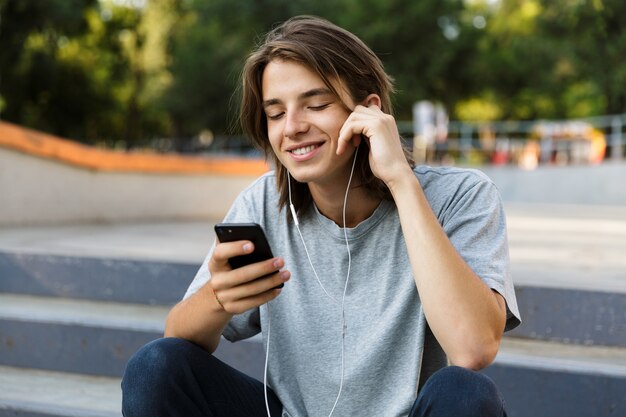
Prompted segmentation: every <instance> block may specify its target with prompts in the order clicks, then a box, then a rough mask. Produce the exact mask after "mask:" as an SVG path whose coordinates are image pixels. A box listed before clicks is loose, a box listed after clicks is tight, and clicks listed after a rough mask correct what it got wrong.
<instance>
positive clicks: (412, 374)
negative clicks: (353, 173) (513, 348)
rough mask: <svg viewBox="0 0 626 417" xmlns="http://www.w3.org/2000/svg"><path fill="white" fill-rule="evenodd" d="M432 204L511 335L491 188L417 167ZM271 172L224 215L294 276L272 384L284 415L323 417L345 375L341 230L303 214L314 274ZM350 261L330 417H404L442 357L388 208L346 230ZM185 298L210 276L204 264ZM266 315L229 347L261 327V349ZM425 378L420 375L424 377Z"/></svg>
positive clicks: (510, 299)
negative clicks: (493, 294)
mask: <svg viewBox="0 0 626 417" xmlns="http://www.w3.org/2000/svg"><path fill="white" fill-rule="evenodd" d="M414 172H415V175H416V176H417V178H418V179H419V182H420V184H421V185H422V188H423V189H424V192H425V194H426V197H427V198H428V201H429V202H430V205H431V208H432V210H433V212H434V213H435V215H436V216H437V218H438V219H439V222H440V224H441V225H442V226H443V228H444V230H445V231H446V233H447V235H448V237H449V238H450V240H451V242H452V244H453V245H454V246H455V248H456V249H457V251H458V252H459V253H460V254H461V256H462V257H463V259H465V261H466V262H467V263H468V264H469V266H470V267H471V268H472V270H473V271H474V272H475V273H476V274H477V275H478V276H479V277H480V278H481V279H482V280H483V281H484V282H485V283H486V284H487V285H488V286H489V287H490V288H492V289H494V290H495V291H497V292H498V293H500V294H502V295H503V296H504V298H505V300H506V303H507V324H506V329H507V330H508V329H512V328H514V327H515V326H517V325H518V324H519V323H520V320H519V312H518V308H517V302H516V299H515V293H514V290H513V283H512V281H511V277H510V274H509V254H508V244H507V236H506V224H505V218H504V212H503V210H502V204H501V200H500V197H499V194H498V192H497V190H496V187H495V186H494V184H493V182H492V181H491V180H490V179H489V178H488V177H487V176H485V175H484V174H482V173H480V172H479V171H475V170H466V169H458V168H432V167H425V166H420V167H417V168H415V169H414ZM277 202H278V191H277V187H276V178H275V175H274V173H268V174H266V175H264V176H262V177H260V178H259V179H258V180H256V181H255V182H254V183H253V184H252V185H250V186H249V187H248V188H247V189H246V190H244V191H243V192H242V193H241V194H240V195H239V197H238V198H237V200H236V201H235V203H234V204H233V206H232V208H231V210H230V212H229V213H228V215H227V216H226V218H225V221H227V222H254V223H258V224H260V225H261V226H262V227H263V229H264V230H265V233H266V235H267V237H268V240H269V242H270V245H271V247H272V251H273V253H274V255H277V256H281V257H283V258H284V259H285V268H286V269H288V270H289V271H291V274H292V278H291V280H290V281H289V282H287V283H286V284H285V287H284V288H283V291H282V293H281V294H280V296H278V297H277V298H276V299H275V300H273V301H271V302H270V303H269V314H271V340H269V344H270V351H269V365H268V367H269V371H268V373H269V375H268V385H269V386H271V388H272V389H273V390H274V391H275V392H276V394H277V395H278V397H279V398H280V400H281V401H282V403H283V416H291V417H302V416H311V417H317V416H322V417H326V416H328V414H329V413H330V410H331V409H332V407H333V404H334V402H335V398H336V396H337V392H338V390H339V383H340V380H341V334H342V329H341V299H342V294H343V288H344V283H345V280H346V274H347V268H348V253H347V249H346V242H345V239H344V231H343V229H342V228H341V227H339V226H337V225H336V224H335V223H334V222H333V221H331V220H330V219H328V218H326V217H324V216H323V215H322V214H321V213H319V211H318V210H317V208H316V207H315V206H311V207H310V208H309V209H308V210H306V211H304V212H303V213H302V215H299V216H298V220H299V222H300V230H301V231H302V235H303V237H304V241H305V242H306V246H307V248H308V251H309V254H310V256H311V260H312V262H313V265H314V267H315V270H316V271H317V273H318V276H319V279H320V281H321V282H322V284H323V285H324V287H325V288H326V290H327V291H328V293H329V294H330V296H331V297H332V298H333V299H331V298H329V296H328V295H326V294H325V293H324V291H323V290H322V288H321V287H320V285H319V283H318V282H317V279H316V278H315V275H314V274H313V271H312V268H311V266H310V265H309V262H308V260H307V255H306V253H305V249H304V246H303V244H302V241H301V239H300V236H299V235H298V231H297V229H296V227H295V225H294V223H293V222H291V221H287V213H286V210H285V209H282V210H280V211H279V210H278V204H277ZM347 235H348V240H349V245H350V252H351V257H352V263H351V271H350V280H349V285H348V289H347V293H346V298H345V325H346V330H345V370H344V382H343V390H342V394H341V398H340V400H339V402H338V404H337V408H336V409H335V411H334V414H333V415H336V416H354V415H371V416H389V417H399V416H406V415H408V413H409V411H410V408H411V406H412V405H413V402H414V401H415V398H416V394H417V391H418V388H419V387H420V386H421V385H422V384H423V382H424V381H425V379H426V378H427V377H428V376H429V375H431V374H432V373H433V372H434V371H436V370H437V369H439V368H441V367H443V366H445V365H446V358H445V354H444V353H443V351H442V349H441V347H440V346H439V344H438V343H437V341H436V339H435V338H434V337H433V335H432V332H430V330H429V329H428V325H427V323H426V320H425V317H424V314H423V311H422V306H421V303H420V299H419V295H418V293H417V290H416V286H415V282H414V280H413V273H412V269H411V265H410V263H409V259H408V255H407V250H406V246H405V242H404V237H403V234H402V229H401V227H400V220H399V217H398V212H397V209H396V206H395V204H394V203H393V202H392V201H383V202H382V203H381V204H380V205H379V206H378V208H377V209H376V210H375V212H374V213H373V214H372V215H371V216H370V217H369V218H368V219H366V220H365V221H363V222H362V223H360V224H359V225H357V226H356V227H355V228H351V229H348V230H347ZM210 256H211V253H209V255H208V256H207V261H205V262H204V263H203V265H202V267H201V268H200V270H199V271H198V274H197V275H196V277H195V279H194V281H193V282H192V284H191V286H190V287H189V289H188V291H187V294H186V295H185V297H188V296H189V295H191V294H193V293H194V292H196V291H197V290H198V289H199V288H200V287H201V286H202V285H204V284H205V283H206V282H207V281H208V280H209V279H210V275H209V271H208V267H207V265H208V259H209V258H210ZM267 329H268V308H267V305H264V306H262V307H261V308H257V309H253V310H250V311H248V312H246V313H243V314H240V315H237V316H235V317H233V318H232V320H231V321H230V323H229V324H228V325H227V327H226V329H225V330H224V334H223V335H224V337H225V338H226V339H228V340H230V341H237V340H241V339H245V338H249V337H251V336H253V335H255V334H258V333H259V332H262V336H263V343H264V346H265V347H267V343H268V338H267ZM420 375H421V376H420Z"/></svg>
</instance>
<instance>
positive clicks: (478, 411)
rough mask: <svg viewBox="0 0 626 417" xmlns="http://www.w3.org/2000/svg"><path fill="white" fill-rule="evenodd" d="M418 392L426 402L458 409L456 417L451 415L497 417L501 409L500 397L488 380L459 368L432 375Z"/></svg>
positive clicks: (502, 407) (493, 384)
mask: <svg viewBox="0 0 626 417" xmlns="http://www.w3.org/2000/svg"><path fill="white" fill-rule="evenodd" d="M422 391H423V394H424V395H425V396H426V397H427V398H428V399H429V400H428V401H432V402H445V404H446V407H449V406H451V405H453V406H456V407H458V410H457V411H458V412H459V414H455V415H470V416H474V415H476V416H481V415H482V416H492V415H497V416H499V415H502V413H503V409H504V402H503V400H502V396H501V394H500V392H499V390H498V387H497V386H496V384H495V383H494V382H493V380H492V379H491V378H489V377H488V376H486V375H484V374H482V373H480V372H477V371H473V370H470V369H466V368H462V367H459V366H448V367H446V368H443V369H440V370H439V371H437V372H435V373H434V374H433V375H432V376H431V377H430V378H429V379H428V381H427V382H426V384H425V385H424V387H423V389H422ZM450 412H452V410H450ZM451 415H452V414H451Z"/></svg>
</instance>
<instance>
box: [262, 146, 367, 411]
mask: <svg viewBox="0 0 626 417" xmlns="http://www.w3.org/2000/svg"><path fill="white" fill-rule="evenodd" d="M358 151H359V147H357V148H356V149H355V151H354V159H353V161H352V168H351V169H350V177H349V178H348V186H347V187H346V193H345V196H344V200H343V233H344V238H345V241H346V249H347V251H348V272H347V273H346V282H345V284H344V288H343V295H342V297H341V379H340V381H339V391H338V392H337V398H336V399H335V403H334V404H333V407H332V409H331V410H330V414H328V417H331V416H332V415H333V412H334V411H335V408H336V407H337V403H338V402H339V397H341V391H342V389H343V379H344V362H345V360H344V359H345V358H344V341H345V336H346V333H345V328H346V327H345V322H346V320H345V300H346V292H347V290H348V282H349V280H350V267H351V266H352V256H351V254H350V244H349V242H348V231H347V228H346V206H347V204H348V192H349V191H350V184H351V183H352V175H353V174H354V167H355V165H356V158H357V154H358ZM287 187H288V190H289V209H290V210H291V216H292V217H293V221H294V224H295V225H296V229H297V230H298V234H299V235H300V240H301V241H302V246H303V247H304V251H305V253H306V256H307V258H308V260H309V265H310V266H311V269H312V270H313V274H314V275H315V278H316V279H317V282H318V284H319V285H320V287H321V288H322V290H323V291H324V293H325V294H326V295H327V296H328V298H330V299H331V300H332V301H333V302H335V303H336V302H337V300H336V298H335V297H333V296H332V295H330V294H329V293H328V291H326V288H324V284H322V281H321V280H320V278H319V276H318V275H317V271H316V270H315V267H314V266H313V262H312V261H311V256H310V255H309V250H308V248H307V246H306V243H305V242H304V237H303V236H302V232H301V231H300V223H299V222H298V215H297V214H296V209H295V208H294V206H293V202H292V201H291V175H290V174H289V171H287ZM266 306H267V349H266V352H265V370H264V374H263V389H264V392H265V408H266V410H267V415H268V417H271V414H270V408H269V402H268V399H267V364H268V360H269V354H270V332H271V328H272V322H271V316H270V311H269V310H270V306H269V303H267V304H266Z"/></svg>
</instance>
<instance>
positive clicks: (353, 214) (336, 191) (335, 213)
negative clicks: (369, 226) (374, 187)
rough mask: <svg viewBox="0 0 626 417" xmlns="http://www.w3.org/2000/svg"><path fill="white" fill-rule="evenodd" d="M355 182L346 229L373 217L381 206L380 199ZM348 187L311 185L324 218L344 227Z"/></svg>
mask: <svg viewBox="0 0 626 417" xmlns="http://www.w3.org/2000/svg"><path fill="white" fill-rule="evenodd" d="M355 182H356V181H353V183H352V185H351V186H350V192H349V193H348V201H347V204H346V227H355V226H356V225H358V224H359V223H361V222H362V221H363V220H365V219H367V218H368V217H369V216H371V215H372V213H373V212H374V210H376V207H378V205H379V204H380V199H379V198H375V197H372V196H371V195H370V194H369V193H368V192H367V190H366V189H365V188H363V187H360V186H359V184H358V182H356V184H355ZM346 185H347V184H343V185H340V186H333V187H320V186H318V185H314V184H309V190H310V191H311V196H312V197H313V201H314V202H315V205H316V206H317V209H318V210H319V211H320V213H322V214H323V215H324V216H326V217H328V218H329V219H330V220H332V221H334V222H335V223H336V224H337V225H338V226H340V227H343V226H344V224H343V205H344V198H345V192H346Z"/></svg>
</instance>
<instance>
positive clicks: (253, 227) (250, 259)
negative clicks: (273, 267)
mask: <svg viewBox="0 0 626 417" xmlns="http://www.w3.org/2000/svg"><path fill="white" fill-rule="evenodd" d="M215 234H216V235H217V238H218V239H219V241H220V242H222V243H223V242H235V241H238V240H249V241H251V242H252V243H253V244H254V252H252V253H249V254H246V255H240V256H233V257H232V258H230V259H229V260H228V263H229V264H230V266H231V268H233V269H236V268H241V267H242V266H245V265H249V264H253V263H256V262H261V261H264V260H266V259H270V258H273V257H274V255H272V250H271V249H270V244H269V242H268V241H267V238H266V237H265V232H264V231H263V229H262V228H261V226H260V225H258V224H256V223H218V224H216V225H215ZM282 286H283V285H282V284H281V285H280V286H279V287H282Z"/></svg>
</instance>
